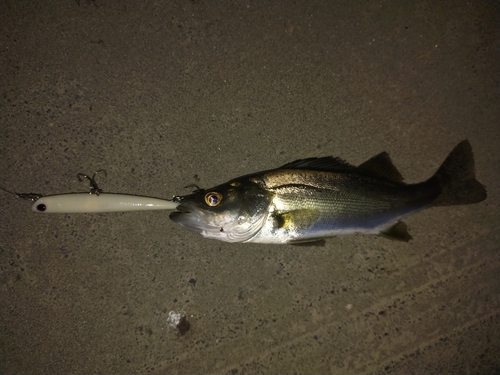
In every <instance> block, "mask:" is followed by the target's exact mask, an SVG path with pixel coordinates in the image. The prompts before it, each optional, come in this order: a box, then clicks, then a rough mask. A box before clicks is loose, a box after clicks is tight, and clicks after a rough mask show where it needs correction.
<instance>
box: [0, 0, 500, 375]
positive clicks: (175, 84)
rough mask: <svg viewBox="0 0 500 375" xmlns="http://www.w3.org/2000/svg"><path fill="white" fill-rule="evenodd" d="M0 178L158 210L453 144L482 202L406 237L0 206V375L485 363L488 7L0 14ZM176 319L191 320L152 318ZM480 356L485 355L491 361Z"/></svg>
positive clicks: (494, 241) (423, 171)
mask: <svg viewBox="0 0 500 375" xmlns="http://www.w3.org/2000/svg"><path fill="white" fill-rule="evenodd" d="M0 16H1V24H0V27H1V36H0V43H1V45H0V48H1V55H0V59H1V76H2V85H1V92H2V99H1V103H2V106H1V133H0V134H1V159H0V167H1V177H0V185H2V186H3V187H4V188H7V189H10V190H14V191H16V192H39V193H42V194H57V193H64V192H76V191H86V190H87V189H88V185H87V184H86V183H83V182H78V181H77V179H76V176H75V175H76V173H77V172H84V173H88V174H90V173H92V172H93V171H95V170H97V169H101V168H104V169H106V170H107V172H108V175H107V177H104V176H99V182H100V184H101V187H102V188H103V189H104V190H105V191H107V192H120V193H129V194H141V195H146V196H155V197H165V198H169V197H171V196H172V195H174V194H184V193H186V192H188V191H189V190H186V189H184V186H186V185H188V184H193V183H196V184H198V185H200V186H202V187H210V186H213V185H216V184H218V183H221V182H224V181H226V180H228V179H230V178H232V177H236V176H239V175H242V174H246V173H250V172H254V171H258V170H263V169H269V168H273V167H277V166H279V165H282V164H284V163H286V162H289V161H292V160H295V159H298V158H304V157H310V156H324V155H336V156H340V157H342V158H344V159H346V160H348V161H349V162H351V163H353V164H358V163H361V162H363V161H364V160H366V159H367V158H369V157H371V156H373V155H375V154H376V153H379V152H381V151H388V152H389V153H390V155H391V157H392V159H393V160H394V162H395V164H396V166H397V167H398V168H399V170H400V171H401V172H402V174H403V175H404V176H405V177H406V181H408V182H417V181H421V180H424V179H426V178H428V177H429V176H431V175H432V173H434V171H435V170H436V169H437V167H438V166H439V164H440V163H441V162H442V161H443V159H444V158H445V157H446V155H447V154H448V152H449V151H450V150H451V149H452V148H453V147H454V146H455V145H456V144H457V143H458V142H459V141H461V140H462V139H469V140H470V142H471V144H472V146H473V149H474V152H475V159H476V169H477V177H478V179H479V180H480V181H481V182H482V183H483V184H484V185H486V187H487V189H488V198H487V200H486V201H484V202H482V203H480V204H476V205H471V206H460V207H444V208H434V209H429V210H426V211H424V212H421V213H418V214H416V215H413V216H411V217H409V218H408V219H407V220H406V222H407V224H408V226H409V229H410V233H411V234H412V236H413V237H414V240H413V241H411V242H409V243H399V242H393V241H389V240H386V239H383V238H377V237H373V236H351V237H344V238H332V239H329V240H328V241H326V245H325V246H324V247H294V246H270V245H269V246H268V245H252V244H227V243H222V242H217V241H211V240H206V239H203V238H201V237H200V236H198V235H197V234H195V233H192V232H189V231H187V230H185V229H183V228H181V227H180V226H178V225H176V224H175V223H173V222H171V221H170V220H169V219H168V212H166V211H162V212H136V213H109V214H94V215H90V214H60V215H48V214H47V215H44V214H36V213H33V212H31V211H30V203H29V202H26V201H23V200H21V199H18V198H16V197H15V196H14V195H11V194H8V193H5V192H0V204H1V212H2V214H1V232H0V235H1V238H0V246H1V248H0V267H1V274H0V278H1V279H0V282H1V306H0V314H1V326H0V341H1V365H0V366H1V368H0V371H1V373H3V374H9V373H11V374H14V373H15V374H35V373H43V374H69V373H71V374H83V373H103V374H105V373H109V374H111V373H116V374H131V373H148V372H149V373H157V374H163V373H169V374H193V373H221V374H242V373H249V374H254V373H269V374H272V373H331V374H354V373H374V374H384V373H396V374H428V373H440V374H458V373H462V374H465V373H468V374H492V373H499V371H500V356H498V353H499V352H500V316H499V314H500V277H499V275H500V259H499V256H500V253H499V248H500V245H499V243H500V222H499V221H500V219H499V218H500V212H499V211H500V210H499V206H500V204H499V203H500V197H499V193H500V189H499V187H500V179H499V173H498V171H500V151H499V144H500V105H499V103H500V101H499V99H500V91H499V82H500V58H499V57H500V56H499V44H500V33H499V31H500V22H499V16H500V6H499V3H498V2H493V1H475V2H464V1H441V2H436V1H431V0H429V1H417V2H378V1H356V2H351V1H345V2H321V1H303V2H291V1H282V2H278V1H273V2H264V1H256V2H254V1H218V2H211V1H198V0H194V1H176V2H173V1H130V2H125V1H104V0H94V1H90V0H80V1H59V2H56V1H51V2H46V1H30V2H28V1H19V2H18V1H2V2H1V3H0ZM171 311H174V312H179V311H185V312H186V314H187V319H188V322H189V324H190V330H189V331H188V332H187V333H185V334H184V335H179V334H178V332H177V331H176V329H174V328H172V327H170V326H169V325H168V324H167V318H168V316H169V313H170V312H171ZM495 353H497V354H495Z"/></svg>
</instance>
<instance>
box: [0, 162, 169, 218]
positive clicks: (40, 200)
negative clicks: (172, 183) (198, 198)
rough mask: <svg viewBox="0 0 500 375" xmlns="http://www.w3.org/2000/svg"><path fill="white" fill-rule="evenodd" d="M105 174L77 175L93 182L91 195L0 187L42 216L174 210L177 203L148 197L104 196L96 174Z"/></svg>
mask: <svg viewBox="0 0 500 375" xmlns="http://www.w3.org/2000/svg"><path fill="white" fill-rule="evenodd" d="M100 172H103V173H104V174H105V175H106V171H105V170H103V169H101V170H99V171H97V172H95V173H94V175H93V176H92V177H90V176H88V175H86V174H84V173H78V174H77V175H76V177H77V178H78V180H79V181H83V180H82V178H85V179H87V180H88V181H89V182H90V192H89V193H66V194H57V195H47V196H43V195H41V194H34V193H28V194H21V193H15V192H12V191H9V190H7V189H4V188H2V187H0V189H2V190H3V191H5V192H7V193H11V194H15V195H17V196H18V197H19V198H22V199H25V200H30V201H33V202H34V203H33V206H32V207H31V210H32V211H35V212H41V213H60V214H69V213H97V212H123V211H146V210H174V209H175V208H176V207H177V205H178V204H177V203H175V202H173V201H171V200H168V199H160V198H152V197H145V196H141V195H128V194H116V193H103V191H102V189H100V188H99V186H98V185H97V183H96V181H95V176H96V175H97V173H100Z"/></svg>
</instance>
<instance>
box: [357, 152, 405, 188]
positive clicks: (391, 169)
mask: <svg viewBox="0 0 500 375" xmlns="http://www.w3.org/2000/svg"><path fill="white" fill-rule="evenodd" d="M356 169H357V170H358V171H359V172H362V173H363V174H367V175H370V176H374V177H383V178H386V179H388V180H390V181H393V182H403V176H401V173H399V171H398V170H397V169H396V167H395V166H394V164H392V160H391V158H390V156H389V154H388V153H387V152H385V151H384V152H381V153H380V154H378V155H375V156H374V157H372V158H370V159H368V160H367V161H365V162H364V163H363V164H361V165H360V166H358V167H357V168H356Z"/></svg>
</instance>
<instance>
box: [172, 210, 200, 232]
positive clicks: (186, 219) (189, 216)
mask: <svg viewBox="0 0 500 375" xmlns="http://www.w3.org/2000/svg"><path fill="white" fill-rule="evenodd" d="M176 210H177V211H174V212H171V213H170V215H169V218H170V220H172V221H174V222H176V223H177V224H179V225H181V226H183V227H185V228H187V229H189V230H191V231H193V232H197V233H200V234H201V233H202V232H203V230H204V229H206V228H205V227H206V225H204V223H203V221H202V220H201V218H200V215H198V214H197V213H196V212H197V211H194V212H193V210H191V209H190V208H189V207H188V206H186V205H182V204H181V205H179V206H177V208H176Z"/></svg>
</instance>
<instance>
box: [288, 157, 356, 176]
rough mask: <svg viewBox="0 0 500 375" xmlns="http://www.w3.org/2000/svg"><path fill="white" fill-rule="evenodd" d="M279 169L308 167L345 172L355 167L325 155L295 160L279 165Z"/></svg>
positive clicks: (314, 169) (315, 169)
mask: <svg viewBox="0 0 500 375" xmlns="http://www.w3.org/2000/svg"><path fill="white" fill-rule="evenodd" d="M279 169H309V170H313V171H327V172H346V171H353V170H354V169H355V167H354V166H352V165H351V164H349V163H348V162H346V161H345V160H342V159H340V158H336V157H333V156H325V157H322V158H307V159H299V160H295V161H292V162H290V163H287V164H285V165H283V166H281V167H279Z"/></svg>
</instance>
